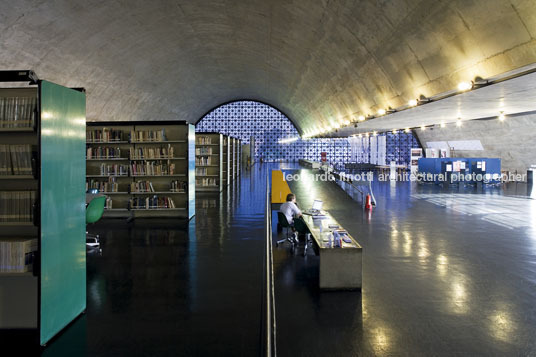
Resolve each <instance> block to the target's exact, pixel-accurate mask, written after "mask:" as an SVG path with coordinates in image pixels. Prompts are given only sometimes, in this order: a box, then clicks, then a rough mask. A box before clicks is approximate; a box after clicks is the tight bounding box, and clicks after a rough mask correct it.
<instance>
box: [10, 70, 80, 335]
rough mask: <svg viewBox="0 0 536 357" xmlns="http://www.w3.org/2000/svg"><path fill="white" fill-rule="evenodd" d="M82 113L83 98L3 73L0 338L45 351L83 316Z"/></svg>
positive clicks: (28, 76) (29, 75)
mask: <svg viewBox="0 0 536 357" xmlns="http://www.w3.org/2000/svg"><path fill="white" fill-rule="evenodd" d="M10 82H26V83H29V84H28V85H26V86H21V84H22V83H17V85H16V86H15V84H9V83H10ZM4 84H6V85H4ZM9 85H11V86H14V88H8V86H9ZM85 111H86V97H85V93H84V92H83V91H79V90H74V89H69V88H66V87H63V86H60V85H57V84H54V83H51V82H47V81H44V80H39V79H37V76H36V75H35V74H34V73H33V72H32V71H0V180H1V181H0V296H1V298H0V335H2V330H5V329H7V330H21V331H29V332H30V334H32V335H35V338H36V340H38V341H39V343H40V344H41V345H44V344H46V343H47V342H48V341H49V340H50V339H51V338H52V337H53V336H55V335H56V334H57V333H58V332H59V331H60V330H62V329H63V328H64V327H65V326H67V325H68V324H69V323H70V322H71V321H72V320H73V319H75V318H76V317H77V316H78V315H79V314H81V313H82V312H83V311H84V310H85V308H86V261H85V256H86V247H85V192H84V186H83V184H82V182H83V181H82V180H83V178H84V175H85V164H84V139H83V138H84V126H85ZM66 133H68V135H65V134H66ZM28 342H29V343H31V341H28Z"/></svg>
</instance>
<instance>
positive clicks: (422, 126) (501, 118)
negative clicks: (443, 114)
mask: <svg viewBox="0 0 536 357" xmlns="http://www.w3.org/2000/svg"><path fill="white" fill-rule="evenodd" d="M497 118H498V119H499V120H500V121H504V119H506V115H505V114H504V113H503V112H500V113H499V115H498V116H497ZM455 125H456V126H457V127H460V126H462V118H458V119H456V124H455ZM433 126H434V125H428V126H426V125H424V124H423V125H421V126H420V130H421V131H425V130H426V128H427V127H433ZM439 126H440V127H441V128H445V127H446V126H447V124H445V122H443V121H442V122H441V124H439ZM418 128H419V127H415V128H406V129H403V130H402V129H400V130H398V129H393V130H392V133H393V134H398V133H400V132H405V133H409V132H411V130H415V129H418ZM371 135H372V136H376V135H378V132H377V131H373V132H367V133H362V134H354V135H351V136H353V137H359V138H361V137H363V136H365V137H369V136H371Z"/></svg>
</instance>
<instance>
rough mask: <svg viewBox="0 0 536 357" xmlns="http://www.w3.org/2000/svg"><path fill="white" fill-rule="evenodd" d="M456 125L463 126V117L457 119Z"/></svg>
mask: <svg viewBox="0 0 536 357" xmlns="http://www.w3.org/2000/svg"><path fill="white" fill-rule="evenodd" d="M456 126H457V127H460V126H462V118H458V119H457V120H456Z"/></svg>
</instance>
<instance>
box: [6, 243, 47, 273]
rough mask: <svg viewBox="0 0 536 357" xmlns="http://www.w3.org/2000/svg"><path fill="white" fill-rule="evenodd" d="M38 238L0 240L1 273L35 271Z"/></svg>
mask: <svg viewBox="0 0 536 357" xmlns="http://www.w3.org/2000/svg"><path fill="white" fill-rule="evenodd" d="M37 247H38V246H37V239H36V238H0V273H25V272H30V271H33V262H34V257H35V252H37V249H38V248H37Z"/></svg>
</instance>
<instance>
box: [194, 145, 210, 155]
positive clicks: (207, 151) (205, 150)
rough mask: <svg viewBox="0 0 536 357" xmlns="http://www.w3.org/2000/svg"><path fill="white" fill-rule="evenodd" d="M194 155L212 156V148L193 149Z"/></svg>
mask: <svg viewBox="0 0 536 357" xmlns="http://www.w3.org/2000/svg"><path fill="white" fill-rule="evenodd" d="M195 154H196V155H212V148H210V147H202V148H195Z"/></svg>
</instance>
